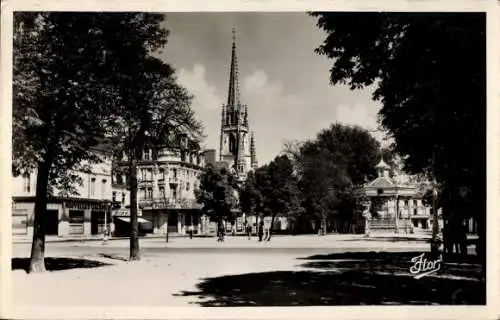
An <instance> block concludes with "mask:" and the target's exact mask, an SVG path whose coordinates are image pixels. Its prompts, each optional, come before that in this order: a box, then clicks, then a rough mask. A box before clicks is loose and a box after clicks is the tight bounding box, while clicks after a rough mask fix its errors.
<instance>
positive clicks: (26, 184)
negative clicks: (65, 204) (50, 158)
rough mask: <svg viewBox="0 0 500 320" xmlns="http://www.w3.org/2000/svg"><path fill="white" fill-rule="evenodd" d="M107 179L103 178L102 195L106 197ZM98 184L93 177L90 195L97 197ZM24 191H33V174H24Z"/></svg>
mask: <svg viewBox="0 0 500 320" xmlns="http://www.w3.org/2000/svg"><path fill="white" fill-rule="evenodd" d="M107 183H108V180H107V179H102V180H101V197H103V198H104V197H106V192H107ZM96 184H97V179H96V178H91V179H90V186H89V187H90V190H89V195H90V197H95V196H96ZM23 192H26V193H29V192H31V175H30V174H29V173H28V174H25V175H23Z"/></svg>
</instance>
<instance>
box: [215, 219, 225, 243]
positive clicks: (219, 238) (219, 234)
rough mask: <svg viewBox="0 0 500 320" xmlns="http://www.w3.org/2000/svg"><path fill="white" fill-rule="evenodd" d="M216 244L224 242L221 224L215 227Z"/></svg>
mask: <svg viewBox="0 0 500 320" xmlns="http://www.w3.org/2000/svg"><path fill="white" fill-rule="evenodd" d="M217 242H224V226H223V225H222V223H219V224H218V225H217Z"/></svg>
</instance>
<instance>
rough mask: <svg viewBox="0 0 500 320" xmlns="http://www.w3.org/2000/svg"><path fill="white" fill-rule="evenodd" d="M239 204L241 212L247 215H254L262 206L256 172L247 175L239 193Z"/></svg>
mask: <svg viewBox="0 0 500 320" xmlns="http://www.w3.org/2000/svg"><path fill="white" fill-rule="evenodd" d="M239 203H240V208H241V211H242V212H244V213H245V214H247V215H253V214H255V213H256V210H257V209H258V208H259V207H261V205H262V194H261V193H260V190H259V188H258V186H257V179H256V176H255V172H254V171H250V172H248V174H247V178H246V180H245V182H244V183H243V186H242V188H241V190H240V193H239Z"/></svg>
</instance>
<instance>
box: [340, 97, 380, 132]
mask: <svg viewBox="0 0 500 320" xmlns="http://www.w3.org/2000/svg"><path fill="white" fill-rule="evenodd" d="M377 113H378V108H376V107H375V106H366V105H365V104H363V103H356V104H355V105H353V106H349V105H345V104H342V105H339V106H337V121H339V122H341V123H344V124H348V125H358V126H360V127H363V128H365V129H368V130H375V129H377V128H378V124H377Z"/></svg>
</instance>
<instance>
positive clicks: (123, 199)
mask: <svg viewBox="0 0 500 320" xmlns="http://www.w3.org/2000/svg"><path fill="white" fill-rule="evenodd" d="M117 195H118V193H117V192H116V191H113V195H112V200H113V202H117ZM125 197H126V195H125V192H122V197H121V199H120V200H121V201H120V202H121V203H125Z"/></svg>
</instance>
